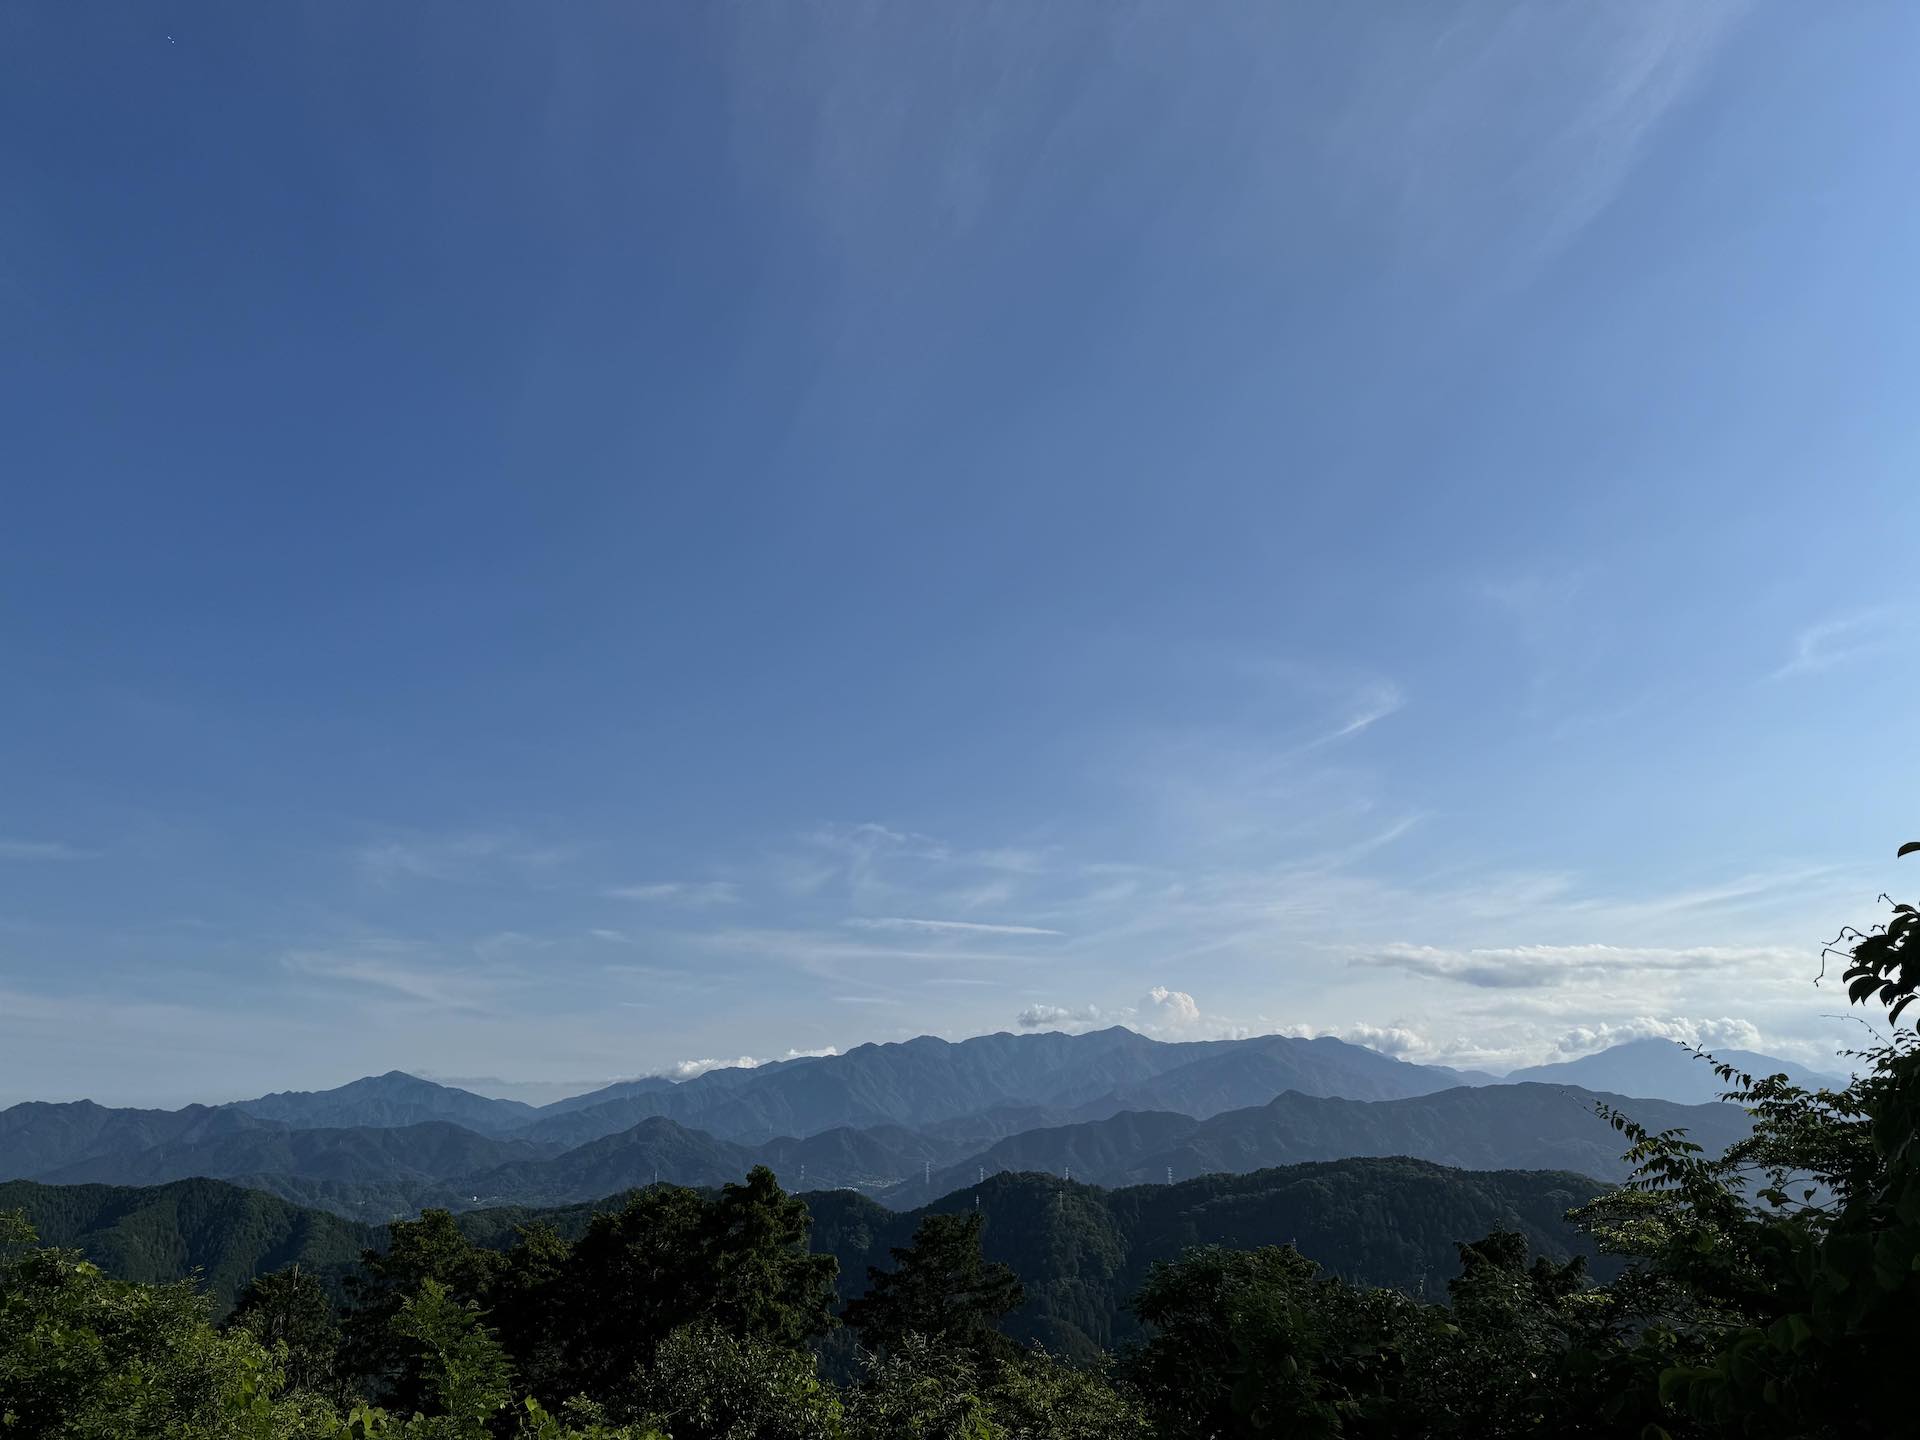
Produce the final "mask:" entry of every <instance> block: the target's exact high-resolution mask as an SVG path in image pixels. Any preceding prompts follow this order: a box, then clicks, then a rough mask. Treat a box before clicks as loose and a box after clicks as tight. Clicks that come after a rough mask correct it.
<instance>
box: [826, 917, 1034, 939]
mask: <svg viewBox="0 0 1920 1440" xmlns="http://www.w3.org/2000/svg"><path fill="white" fill-rule="evenodd" d="M840 923H841V924H843V925H847V926H851V927H852V928H854V929H856V930H906V931H920V932H925V933H928V934H934V935H1041V936H1045V935H1060V934H1062V933H1063V932H1062V931H1059V930H1048V929H1044V928H1042V927H1041V926H1038V925H988V924H984V923H982V922H979V921H974V920H922V919H917V918H915V917H912V916H907V915H880V916H865V915H854V916H849V917H848V918H847V919H845V920H843V921H841V922H840Z"/></svg>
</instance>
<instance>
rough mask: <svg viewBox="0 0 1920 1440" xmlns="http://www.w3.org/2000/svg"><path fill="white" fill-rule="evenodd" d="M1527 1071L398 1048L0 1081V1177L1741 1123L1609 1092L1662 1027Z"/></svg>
mask: <svg viewBox="0 0 1920 1440" xmlns="http://www.w3.org/2000/svg"><path fill="white" fill-rule="evenodd" d="M1728 1058H1729V1059H1730V1060H1732V1061H1733V1062H1734V1063H1737V1064H1740V1065H1742V1066H1743V1067H1745V1068H1749V1069H1755V1070H1762V1071H1770V1070H1773V1069H1786V1070H1787V1071H1788V1073H1790V1074H1794V1075H1796V1076H1797V1077H1801V1078H1806V1079H1809V1080H1814V1081H1816V1082H1817V1081H1818V1080H1819V1079H1820V1078H1821V1077H1813V1076H1804V1075H1803V1072H1799V1071H1797V1070H1796V1069H1795V1068H1794V1067H1791V1066H1788V1065H1787V1064H1786V1063H1785V1062H1780V1061H1775V1060H1771V1059H1768V1058H1767V1057H1763V1056H1748V1055H1744V1054H1739V1053H1736V1054H1734V1055H1731V1056H1729V1057H1728ZM1534 1076H1537V1077H1540V1079H1539V1080H1538V1081H1535V1082H1534V1083H1496V1082H1493V1081H1492V1080H1491V1077H1485V1076H1466V1075H1463V1074H1462V1072H1457V1071H1453V1070H1448V1069H1445V1068H1442V1067H1435V1066H1421V1065H1412V1064H1408V1063H1406V1062H1404V1061H1400V1060H1395V1059H1393V1058H1391V1057H1389V1056H1385V1055H1381V1054H1378V1053H1376V1052H1374V1051H1371V1050H1367V1049H1364V1048H1362V1047H1360V1046H1356V1045H1350V1044H1346V1043H1344V1042H1342V1041H1339V1040H1335V1039H1331V1038H1321V1039H1313V1040H1307V1039H1297V1038H1293V1037H1288V1036H1277V1035H1271V1036H1261V1037H1256V1038H1254V1039H1250V1040H1236V1041H1201V1042H1189V1043H1181V1044H1170V1043H1167V1042H1162V1041H1155V1040H1150V1039H1148V1038H1146V1037H1145V1036H1141V1035H1138V1034H1135V1033H1134V1032H1132V1031H1129V1030H1125V1029H1119V1028H1115V1029H1110V1030H1102V1031H1095V1032H1093V1033H1090V1034H1085V1035H1072V1036H1069V1035H1064V1034H1044V1035H1019V1036H1016V1035H1005V1034H1002V1035H987V1036H981V1037H978V1038H977V1039H973V1040H966V1041H961V1042H958V1043H950V1042H947V1041H943V1040H936V1039H932V1038H930V1037H921V1038H920V1039H918V1040H911V1041H906V1042H903V1043H900V1044H891V1045H862V1046H859V1047H857V1048H856V1049H854V1050H851V1051H849V1052H848V1053H847V1054H845V1055H839V1056H826V1057H820V1058H807V1059H798V1060H792V1061H786V1062H782V1063H780V1064H777V1065H770V1066H763V1067H761V1068H759V1069H751V1070H750V1069H729V1070H716V1071H710V1072H708V1073H707V1074H705V1075H702V1076H699V1077H697V1078H696V1079H693V1080H689V1081H686V1082H683V1083H678V1084H676V1083H674V1082H672V1081H668V1080H664V1079H659V1078H654V1079H650V1080H645V1081H635V1082H628V1083H624V1084H622V1085H618V1086H611V1087H608V1088H607V1089H605V1090H600V1091H595V1092H593V1093H591V1094H588V1095H582V1096H575V1097H573V1098H572V1099H570V1100H565V1101H561V1102H558V1103H557V1104H554V1105H550V1106H546V1107H544V1108H540V1109H536V1108H534V1107H532V1106H528V1105H523V1104H520V1103H519V1102H516V1101H509V1100H494V1099H489V1098H487V1097H485V1096H480V1095H474V1094H471V1093H469V1092H467V1091H463V1090H458V1089H454V1088H451V1087H448V1086H443V1085H436V1084H434V1083H433V1082H431V1081H427V1080H421V1079H419V1078H417V1077H415V1076H411V1075H407V1074H405V1073H403V1072H399V1071H394V1072H390V1073H389V1074H386V1075H381V1076H371V1077H368V1078H366V1079H362V1080H357V1081H354V1082H353V1083H352V1084H349V1085H344V1086H341V1087H339V1088H338V1089H335V1090H327V1091H313V1092H301V1091H289V1092H284V1093H280V1094H275V1095H267V1096H262V1097H260V1098H259V1099H257V1100H248V1101H241V1102H237V1103H234V1104H230V1105H223V1106H204V1105H193V1106H188V1107H186V1108H184V1109H181V1110H173V1111H167V1110H137V1109H111V1108H108V1107H104V1106H100V1105H95V1104H93V1103H92V1102H90V1101H77V1102H72V1103H67V1104H47V1103H41V1102H29V1103H27V1104H23V1105H16V1106H13V1107H12V1108H10V1109H7V1110H4V1111H0V1180H5V1179H15V1178H18V1179H34V1180H40V1181H44V1182H47V1183H53V1184H80V1183H109V1184H116V1185H128V1184H131V1185H155V1184H163V1183H166V1182H169V1181H173V1180H179V1179H185V1178H189V1177H195V1176H206V1177H213V1178H218V1179H226V1180H232V1181H235V1182H238V1183H243V1184H246V1185H249V1186H253V1187H256V1188H259V1189H263V1190H267V1191H270V1192H272V1193H274V1194H276V1195H279V1196H281V1197H283V1198H285V1199H288V1200H291V1201H295V1202H297V1203H300V1204H303V1205H310V1206H315V1207H319V1208H322V1209H325V1210H329V1211H332V1212H334V1213H336V1214H339V1215H342V1216H346V1217H351V1218H355V1219H360V1220H385V1219H388V1218H391V1217H393V1216H395V1215H401V1214H408V1213H412V1212H414V1211H416V1210H418V1209H419V1208H421V1207H422V1206H426V1205H444V1206H448V1207H450V1208H472V1207H475V1206H481V1205H497V1204H506V1203H513V1204H529V1205H558V1204H567V1203H572V1202H579V1201H584V1200H589V1199H592V1198H594V1197H596V1196H601V1195H606V1194H610V1193H613V1192H615V1191H619V1190H623V1189H627V1188H631V1187H634V1186H638V1185H644V1184H649V1183H651V1182H652V1181H654V1180H655V1179H660V1180H666V1181H671V1182H674V1183H680V1184H692V1185H715V1184H720V1183H722V1182H724V1181H727V1180H731V1179H737V1178H738V1177H739V1176H741V1175H742V1174H744V1173H745V1172H746V1170H747V1169H749V1168H750V1167H751V1166H753V1165H756V1164H765V1165H768V1166H770V1167H771V1168H772V1169H773V1170H774V1171H775V1173H776V1174H778V1175H779V1176H780V1178H781V1181H782V1183H784V1184H786V1185H787V1186H788V1187H789V1188H793V1189H834V1188H853V1189H858V1190H861V1191H863V1192H865V1193H868V1194H870V1195H872V1196H874V1197H876V1198H878V1199H880V1200H881V1201H883V1202H884V1203H885V1204H887V1205H888V1206H891V1207H905V1206H914V1205H919V1204H923V1203H926V1202H928V1201H930V1200H932V1199H934V1198H936V1197H938V1196H939V1195H941V1194H944V1193H947V1192H949V1191H951V1190H954V1189H956V1188H958V1187H961V1186H964V1185H967V1184H969V1183H972V1182H975V1181H977V1180H978V1179H980V1177H982V1176H983V1175H992V1174H995V1173H999V1172H1002V1171H1023V1170H1037V1171H1042V1172H1047V1173H1052V1174H1056V1175H1058V1174H1065V1173H1067V1172H1069V1171H1071V1173H1072V1174H1073V1176H1074V1178H1076V1179H1085V1180H1091V1181H1097V1182H1100V1183H1103V1184H1135V1183H1141V1182H1153V1181H1160V1182H1164V1181H1165V1179H1166V1176H1167V1173H1168V1172H1169V1171H1171V1172H1172V1173H1173V1175H1174V1177H1175V1178H1176V1179H1185V1178H1188V1177H1191V1176H1194V1175H1197V1174H1205V1173H1211V1172H1225V1173H1241V1172H1246V1171H1251V1170H1255V1169H1259V1168H1262V1167H1267V1166H1273V1165H1281V1164H1291V1163H1296V1162H1300V1161H1305V1160H1319V1159H1339V1158H1346V1157H1354V1156H1370V1155H1383V1156H1384V1155H1405V1156H1412V1157H1417V1158H1421V1159H1426V1160H1431V1161H1436V1162H1440V1163H1444V1164H1449V1165H1463V1166H1472V1167H1479V1168H1487V1169H1517V1168H1550V1169H1565V1170H1577V1171H1579V1172H1581V1173H1584V1174H1588V1175H1591V1176H1594V1177H1596V1178H1599V1179H1617V1178H1619V1177H1620V1176H1621V1175H1622V1174H1623V1169H1622V1166H1621V1164H1620V1161H1619V1159H1618V1156H1619V1151H1620V1149H1621V1148H1622V1147H1621V1141H1620V1137H1619V1136H1618V1135H1617V1134H1616V1133H1615V1132H1614V1131H1612V1130H1611V1129H1610V1128H1609V1127H1608V1126H1606V1125H1605V1124H1604V1123H1602V1122H1601V1121H1599V1120H1598V1119H1596V1118H1595V1116H1594V1115H1593V1103H1594V1101H1595V1099H1596V1098H1597V1097H1596V1092H1598V1093H1599V1094H1605V1095H1607V1096H1609V1097H1610V1098H1611V1099H1612V1100H1613V1102H1614V1103H1617V1104H1620V1105H1622V1106H1623V1108H1626V1109H1628V1110H1630V1111H1632V1112H1634V1113H1636V1114H1638V1115H1640V1116H1641V1118H1643V1119H1644V1120H1645V1121H1646V1123H1648V1124H1650V1125H1653V1126H1654V1127H1655V1128H1666V1127H1668V1126H1675V1125H1678V1126H1683V1127H1685V1128H1686V1129H1688V1130H1689V1131H1690V1132H1691V1133H1692V1134H1693V1136H1694V1138H1695V1139H1696V1140H1698V1141H1700V1143H1702V1144H1704V1145H1706V1146H1707V1148H1708V1149H1709V1150H1710V1151H1712V1152H1715V1153H1717V1152H1718V1151H1720V1150H1721V1149H1724V1148H1725V1146H1726V1145H1727V1144H1730V1143H1731V1142H1732V1141H1733V1140H1734V1139H1736V1138H1738V1137H1739V1136H1740V1135H1742V1134H1744V1133H1745V1129H1746V1118H1745V1116H1744V1115H1743V1114H1742V1113H1741V1112H1740V1111H1738V1110H1737V1109H1734V1108H1732V1107H1728V1106H1723V1105H1708V1104H1696V1105H1691V1106H1682V1105H1677V1104H1675V1103H1673V1102H1671V1101H1669V1100H1665V1099H1660V1098H1652V1099H1637V1098H1633V1099H1628V1098H1622V1097H1630V1096H1634V1095H1635V1094H1636V1092H1638V1093H1648V1092H1651V1093H1652V1094H1654V1095H1656V1096H1660V1095H1667V1094H1672V1093H1676V1092H1677V1093H1684V1094H1687V1095H1690V1096H1692V1097H1694V1098H1695V1099H1696V1100H1700V1101H1705V1100H1710V1099H1711V1098H1712V1097H1713V1096H1715V1095H1716V1094H1717V1093H1718V1092H1719V1089H1720V1085H1719V1082H1718V1081H1717V1079H1716V1078H1715V1077H1714V1076H1713V1075H1712V1072H1711V1070H1710V1069H1709V1068H1708V1067H1707V1066H1705V1065H1703V1064H1701V1063H1700V1062H1699V1061H1697V1060H1694V1059H1693V1058H1692V1057H1690V1056H1688V1055H1687V1054H1686V1053H1685V1052H1684V1050H1682V1049H1681V1048H1680V1047H1678V1046H1676V1045H1673V1044H1670V1043H1668V1042H1665V1041H1644V1042H1633V1043H1631V1044H1629V1045H1624V1046H1617V1047H1615V1048H1614V1049H1613V1050H1610V1051H1604V1052H1602V1053H1601V1054H1599V1055H1596V1056H1588V1057H1586V1058H1585V1059H1583V1060H1579V1061H1572V1062H1568V1063H1567V1064H1565V1065H1560V1066H1543V1067H1536V1068H1535V1069H1533V1070H1530V1071H1524V1072H1518V1074H1517V1075H1516V1076H1515V1077H1512V1078H1514V1079H1515V1080H1524V1079H1527V1078H1528V1077H1534ZM1609 1077H1611V1079H1612V1081H1613V1083H1611V1084H1604V1085H1603V1084H1600V1083H1598V1081H1599V1080H1604V1079H1607V1078H1609ZM1547 1081H1553V1082H1557V1083H1545V1082H1547ZM1834 1083H1839V1082H1838V1081H1835V1082H1834Z"/></svg>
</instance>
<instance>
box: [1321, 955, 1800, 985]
mask: <svg viewBox="0 0 1920 1440" xmlns="http://www.w3.org/2000/svg"><path fill="white" fill-rule="evenodd" d="M1804 959H1805V957H1804V956H1803V955H1797V954H1795V952H1793V951H1790V950H1785V949H1782V948H1777V947H1770V946H1723V945H1696V946H1689V947H1660V946H1626V945H1509V946H1489V947H1485V948H1472V949H1448V948H1444V947H1441V946H1435V945H1407V944H1392V945H1385V946H1382V947H1380V948H1379V949H1377V950H1374V951H1372V952H1370V953H1366V954H1361V955H1355V956H1353V957H1352V958H1351V959H1350V961H1349V962H1348V963H1349V964H1351V965H1355V966H1364V967H1370V968H1376V969H1387V970H1402V971H1405V972H1406V973H1407V974H1409V975H1421V976H1426V977H1428V978H1430V979H1435V980H1449V981H1453V982H1455V983H1458V984H1461V985H1471V986H1475V987H1477V988H1480V989H1489V990H1525V989H1535V988H1543V987H1552V986H1563V985H1567V984H1569V983H1576V982H1580V981H1587V982H1593V981H1601V980H1618V979H1621V978H1622V977H1626V976H1631V975H1635V974H1645V973H1649V972H1668V973H1692V972H1698V971H1703V970H1729V969H1739V968H1741V967H1745V966H1758V965H1781V964H1793V963H1796V962H1800V963H1803V962H1804Z"/></svg>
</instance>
